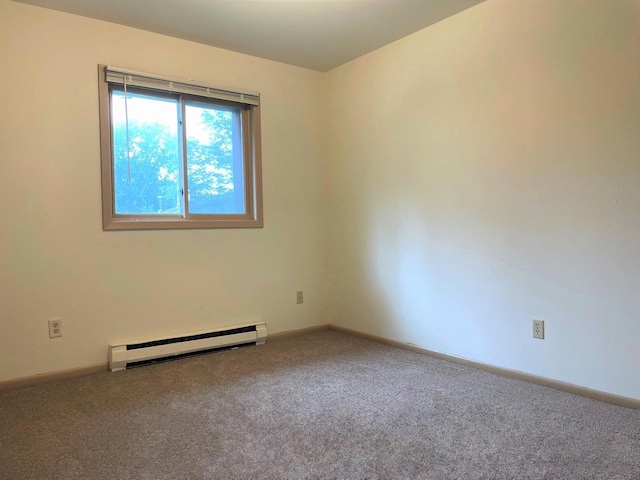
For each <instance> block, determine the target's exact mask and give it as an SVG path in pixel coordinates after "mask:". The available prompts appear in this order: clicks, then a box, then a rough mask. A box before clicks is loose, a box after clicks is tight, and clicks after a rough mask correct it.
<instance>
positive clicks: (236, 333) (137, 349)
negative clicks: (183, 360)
mask: <svg viewBox="0 0 640 480" xmlns="http://www.w3.org/2000/svg"><path fill="white" fill-rule="evenodd" d="M266 340H267V325H266V323H264V322H261V323H252V324H249V325H236V326H233V327H228V328H224V329H220V330H211V331H206V332H196V333H190V334H187V335H181V336H177V337H171V338H159V339H156V340H148V341H146V342H139V343H130V344H127V345H111V346H110V348H109V368H110V369H111V371H112V372H115V371H118V370H124V369H126V368H131V367H137V366H141V365H146V364H149V363H155V362H157V361H161V360H168V359H174V358H180V357H184V356H188V355H194V354H197V353H204V352H207V351H210V350H219V349H222V348H229V347H235V346H238V345H245V344H251V343H255V344H256V345H261V344H263V343H265V341H266Z"/></svg>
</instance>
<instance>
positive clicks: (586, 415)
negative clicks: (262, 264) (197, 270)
mask: <svg viewBox="0 0 640 480" xmlns="http://www.w3.org/2000/svg"><path fill="white" fill-rule="evenodd" d="M0 478H1V479H2V480H10V479H11V480H13V479H19V480H25V479H127V480H129V479H153V480H157V479H232V478H237V479H254V478H256V479H258V478H269V479H276V478H278V479H279V478H288V479H298V478H349V479H359V478H384V479H394V478H399V479H400V478H402V479H404V478H416V479H417V478H424V479H481V478H483V479H525V478H526V479H567V480H568V479H608V480H610V479H629V480H632V479H633V480H637V479H640V411H636V410H630V409H625V408H622V407H616V406H612V405H608V404H605V403H601V402H598V401H595V400H589V399H585V398H581V397H576V396H573V395H571V394H568V393H563V392H558V391H555V390H551V389H548V388H545V387H540V386H536V385H531V384H528V383H524V382H520V381H518V380H513V379H508V378H503V377H499V376H495V375H492V374H489V373H486V372H482V371H477V370H474V369H472V368H468V367H464V366H461V365H457V364H452V363H447V362H444V361H440V360H435V359H433V358H430V357H428V356H424V355H420V354H416V353H411V352H407V351H404V350H399V349H395V348H392V347H388V346H384V345H380V344H377V343H372V342H369V341H366V340H362V339H360V338H355V337H351V336H348V335H345V334H341V333H337V332H332V331H326V332H320V333H315V334H309V335H305V336H301V337H294V338H288V339H281V340H276V341H272V342H269V343H268V344H267V345H264V346H251V347H246V348H241V349H239V350H232V351H224V352H217V353H213V354H209V355H204V356H199V357H194V358H188V359H183V360H179V361H175V362H170V363H165V364H161V365H154V366H148V367H143V368H139V369H134V370H129V371H126V372H119V373H104V374H97V375H92V376H88V377H84V378H76V379H70V380H65V381H60V382H54V383H49V384H44V385H40V386H35V387H29V388H23V389H19V390H12V391H5V392H2V393H0Z"/></svg>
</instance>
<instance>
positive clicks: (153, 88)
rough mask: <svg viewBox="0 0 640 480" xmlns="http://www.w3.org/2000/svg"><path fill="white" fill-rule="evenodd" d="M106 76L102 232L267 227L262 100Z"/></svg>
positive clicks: (133, 75)
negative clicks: (262, 167)
mask: <svg viewBox="0 0 640 480" xmlns="http://www.w3.org/2000/svg"><path fill="white" fill-rule="evenodd" d="M99 75H100V129H101V130H100V138H101V155H102V212H103V227H104V229H105V230H123V229H124V230H127V229H163V228H218V227H262V185H261V161H260V106H259V103H260V101H259V100H260V99H259V94H257V93H255V92H236V91H229V90H224V89H219V88H215V87H211V86H207V85H203V84H197V83H193V82H190V81H183V80H175V79H168V78H165V77H159V76H155V75H148V74H143V73H139V72H131V71H126V70H122V69H118V68H115V67H106V66H103V65H101V66H100V67H99Z"/></svg>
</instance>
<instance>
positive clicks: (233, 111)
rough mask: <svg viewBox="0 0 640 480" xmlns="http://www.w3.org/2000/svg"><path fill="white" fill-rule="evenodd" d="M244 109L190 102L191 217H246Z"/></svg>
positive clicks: (187, 120)
mask: <svg viewBox="0 0 640 480" xmlns="http://www.w3.org/2000/svg"><path fill="white" fill-rule="evenodd" d="M240 118H241V110H240V108H232V107H223V106H219V105H211V104H207V103H201V102H187V103H186V107H185V128H186V136H187V179H188V192H189V197H188V209H189V213H190V214H196V215H197V214H225V213H235V214H239V213H245V200H244V198H245V192H244V180H243V179H244V172H243V162H242V132H241V122H240Z"/></svg>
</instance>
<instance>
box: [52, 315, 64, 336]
mask: <svg viewBox="0 0 640 480" xmlns="http://www.w3.org/2000/svg"><path fill="white" fill-rule="evenodd" d="M61 336H62V319H61V318H56V319H54V320H49V338H55V337H61Z"/></svg>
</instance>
